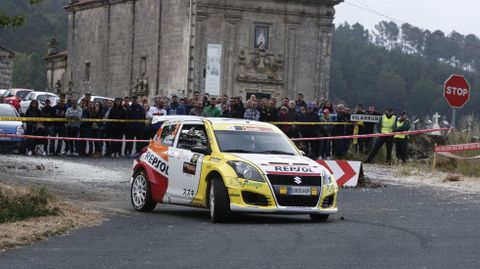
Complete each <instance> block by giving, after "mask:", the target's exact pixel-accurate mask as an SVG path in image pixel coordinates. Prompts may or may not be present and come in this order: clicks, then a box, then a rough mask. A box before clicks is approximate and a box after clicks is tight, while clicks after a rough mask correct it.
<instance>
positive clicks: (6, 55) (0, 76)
mask: <svg viewBox="0 0 480 269" xmlns="http://www.w3.org/2000/svg"><path fill="white" fill-rule="evenodd" d="M14 56H15V55H14V54H13V52H11V51H9V50H7V49H4V48H2V47H0V89H9V88H11V87H12V69H13V58H14Z"/></svg>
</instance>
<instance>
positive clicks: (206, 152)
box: [191, 146, 212, 155]
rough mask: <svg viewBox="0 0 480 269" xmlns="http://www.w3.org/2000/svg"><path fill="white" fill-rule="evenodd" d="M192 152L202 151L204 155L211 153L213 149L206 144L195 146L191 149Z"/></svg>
mask: <svg viewBox="0 0 480 269" xmlns="http://www.w3.org/2000/svg"><path fill="white" fill-rule="evenodd" d="M191 151H192V152H196V153H200V154H203V155H210V154H212V151H211V150H210V149H209V148H208V147H204V146H194V147H192V149H191Z"/></svg>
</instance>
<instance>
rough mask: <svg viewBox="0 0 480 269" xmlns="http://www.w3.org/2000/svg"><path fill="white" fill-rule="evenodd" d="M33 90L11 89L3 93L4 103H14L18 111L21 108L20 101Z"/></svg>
mask: <svg viewBox="0 0 480 269" xmlns="http://www.w3.org/2000/svg"><path fill="white" fill-rule="evenodd" d="M30 92H33V90H29V89H9V90H7V91H6V92H5V93H4V94H3V98H2V103H3V104H10V105H12V106H13V107H14V108H15V109H16V110H17V111H18V110H19V109H20V102H22V100H23V98H25V96H27V94H29V93H30Z"/></svg>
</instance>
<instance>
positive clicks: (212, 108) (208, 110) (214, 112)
mask: <svg viewBox="0 0 480 269" xmlns="http://www.w3.org/2000/svg"><path fill="white" fill-rule="evenodd" d="M216 101H217V100H216V99H215V97H212V99H210V103H209V105H208V106H207V107H205V109H204V110H203V112H205V114H206V115H207V117H220V116H222V112H221V111H220V110H219V109H218V108H217V102H216Z"/></svg>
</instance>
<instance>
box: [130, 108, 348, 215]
mask: <svg viewBox="0 0 480 269" xmlns="http://www.w3.org/2000/svg"><path fill="white" fill-rule="evenodd" d="M132 172H133V173H132V178H131V189H130V198H131V203H132V206H133V208H134V209H135V210H137V211H141V212H147V211H152V210H153V209H154V208H155V206H156V204H157V203H165V204H177V205H186V206H193V207H203V208H208V209H209V210H210V218H211V220H212V221H213V222H223V221H226V220H228V218H229V216H230V214H231V213H234V212H247V213H278V214H309V215H310V218H311V219H312V220H313V221H326V220H327V219H328V216H329V215H331V214H335V213H337V211H338V208H337V192H338V186H337V184H336V180H335V178H334V177H333V175H332V174H331V173H330V171H328V170H327V169H326V168H325V167H323V166H321V165H319V164H318V163H317V162H315V161H313V160H311V159H309V158H307V157H304V156H302V153H301V151H300V150H299V149H298V148H297V147H296V146H295V144H293V143H292V142H291V141H290V140H289V138H288V137H287V136H286V135H285V134H284V133H283V132H282V131H281V130H280V129H278V127H276V126H274V125H271V124H269V123H265V122H256V121H250V120H243V119H241V120H240V119H222V118H201V117H191V118H179V119H173V118H172V119H171V120H168V121H166V122H164V123H163V125H162V126H161V128H160V129H159V130H158V133H157V135H156V137H155V139H153V140H152V141H151V142H150V145H149V146H148V147H146V148H144V149H143V150H142V152H141V154H140V155H139V156H138V157H137V158H136V159H135V161H134V164H133V170H132Z"/></svg>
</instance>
